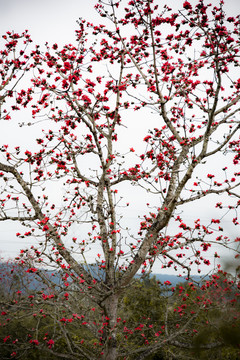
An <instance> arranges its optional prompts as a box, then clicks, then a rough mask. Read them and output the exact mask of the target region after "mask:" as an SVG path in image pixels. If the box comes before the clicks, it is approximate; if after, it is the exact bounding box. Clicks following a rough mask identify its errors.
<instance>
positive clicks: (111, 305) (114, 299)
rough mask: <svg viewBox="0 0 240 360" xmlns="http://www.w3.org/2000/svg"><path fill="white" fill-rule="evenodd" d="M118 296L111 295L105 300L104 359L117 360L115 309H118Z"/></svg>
mask: <svg viewBox="0 0 240 360" xmlns="http://www.w3.org/2000/svg"><path fill="white" fill-rule="evenodd" d="M118 298H119V295H118V294H113V295H111V296H109V297H108V298H107V299H106V300H105V304H104V309H105V316H106V323H108V325H107V326H106V328H105V329H106V332H105V346H104V359H105V360H116V358H117V340H116V332H117V327H116V324H117V309H118Z"/></svg>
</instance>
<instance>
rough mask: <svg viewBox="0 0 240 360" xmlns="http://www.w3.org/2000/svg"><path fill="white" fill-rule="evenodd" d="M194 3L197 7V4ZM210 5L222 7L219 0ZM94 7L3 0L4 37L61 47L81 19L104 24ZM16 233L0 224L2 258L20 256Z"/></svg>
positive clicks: (235, 7) (71, 0)
mask: <svg viewBox="0 0 240 360" xmlns="http://www.w3.org/2000/svg"><path fill="white" fill-rule="evenodd" d="M189 1H191V0H189ZM191 2H192V3H196V0H193V1H191ZM208 2H209V3H210V2H211V3H213V4H216V5H217V4H218V1H217V0H213V1H210V0H209V1H208ZM159 3H167V5H169V6H172V7H174V8H175V9H176V4H177V5H178V4H179V7H181V4H182V3H183V1H179V0H177V1H176V0H167V1H163V0H159ZM94 4H95V1H94V0H68V1H66V0H41V1H40V0H0V35H3V34H4V33H5V32H6V31H12V30H14V31H15V32H19V33H21V32H22V31H24V30H25V29H28V30H29V33H30V35H31V37H32V40H33V41H34V43H37V44H40V45H44V43H45V42H46V41H48V42H49V44H52V43H55V42H56V43H58V44H60V45H63V44H65V43H71V42H73V40H74V30H75V29H77V28H78V26H77V23H76V21H77V19H78V18H79V17H82V18H85V19H86V20H88V21H91V22H96V23H101V22H102V19H101V18H100V17H99V15H98V14H97V12H96V11H95V10H94ZM225 9H226V11H227V13H228V15H229V16H231V15H233V16H235V15H236V14H238V13H240V0H226V1H225ZM0 145H1V144H0ZM15 233H16V226H14V225H13V224H9V223H5V224H3V223H1V224H0V257H1V256H4V257H5V258H7V257H9V256H11V257H13V256H15V255H17V254H18V251H19V249H20V248H21V247H22V245H23V243H21V244H20V243H19V240H18V239H17V238H16V237H15ZM228 235H229V234H228ZM27 242H28V241H27V240H26V242H25V243H27Z"/></svg>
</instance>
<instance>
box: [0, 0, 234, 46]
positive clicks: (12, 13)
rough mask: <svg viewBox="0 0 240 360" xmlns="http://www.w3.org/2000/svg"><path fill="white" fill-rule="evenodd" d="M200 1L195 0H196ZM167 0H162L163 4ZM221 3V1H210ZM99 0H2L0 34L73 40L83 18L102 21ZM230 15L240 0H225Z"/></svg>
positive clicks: (39, 39)
mask: <svg viewBox="0 0 240 360" xmlns="http://www.w3.org/2000/svg"><path fill="white" fill-rule="evenodd" d="M196 1H197V0H192V3H196ZM161 2H162V3H164V0H159V3H161ZM182 2H183V1H181V0H177V1H176V0H167V1H166V3H167V5H169V6H172V7H175V6H176V4H177V6H179V7H180V4H182ZM210 2H211V3H213V4H216V5H217V4H218V0H213V1H210V0H209V1H208V3H210ZM95 3H96V1H95V0H67V1H66V0H0V34H3V33H4V32H6V31H8V30H14V31H17V32H22V31H23V30H25V29H28V30H29V32H30V34H31V36H32V39H33V40H34V41H35V42H37V43H45V42H46V41H48V42H49V43H53V42H58V43H59V42H61V43H71V42H72V40H73V37H74V30H75V29H76V28H77V24H76V20H77V19H78V18H79V17H82V18H85V19H87V20H89V21H93V22H94V21H96V22H99V21H100V22H101V19H100V18H99V16H98V14H97V13H96V11H95V10H94V4H95ZM225 9H226V11H227V12H228V14H229V15H236V14H239V13H240V1H239V0H225Z"/></svg>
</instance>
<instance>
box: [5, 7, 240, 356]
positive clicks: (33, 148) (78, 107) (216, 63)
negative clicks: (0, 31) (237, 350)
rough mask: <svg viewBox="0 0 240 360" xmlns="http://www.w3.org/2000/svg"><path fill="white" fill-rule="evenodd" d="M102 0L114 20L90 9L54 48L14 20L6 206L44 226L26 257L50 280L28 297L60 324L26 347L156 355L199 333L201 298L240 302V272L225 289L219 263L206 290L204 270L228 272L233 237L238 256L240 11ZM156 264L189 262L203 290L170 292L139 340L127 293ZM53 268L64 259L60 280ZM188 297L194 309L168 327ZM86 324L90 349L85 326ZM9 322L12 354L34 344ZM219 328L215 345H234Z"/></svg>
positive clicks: (14, 216) (33, 231)
mask: <svg viewBox="0 0 240 360" xmlns="http://www.w3.org/2000/svg"><path fill="white" fill-rule="evenodd" d="M95 8H96V11H98V13H99V15H100V17H102V23H103V24H93V23H90V22H87V21H85V20H84V19H79V21H78V28H77V30H76V33H75V40H73V41H72V43H69V44H66V45H65V46H64V47H62V48H61V47H59V46H58V45H57V44H56V43H55V44H48V43H47V44H46V47H45V49H42V48H41V47H40V46H39V45H34V44H33V42H32V40H31V37H30V35H29V34H28V32H27V31H25V32H23V33H22V34H17V33H15V32H8V33H7V34H5V35H3V40H4V41H5V44H4V46H3V47H2V49H1V50H0V75H1V80H0V81H1V83H0V110H1V111H0V119H1V121H2V122H3V123H4V127H5V126H9V132H8V133H7V137H6V136H5V135H4V141H3V142H2V146H1V158H0V182H1V198H0V202H1V208H0V220H1V221H2V222H3V221H13V222H18V223H19V224H20V225H21V226H20V225H19V226H20V227H19V232H17V234H16V236H17V238H19V239H20V240H21V239H24V238H28V237H29V238H31V239H34V241H33V245H32V247H31V248H30V249H22V250H21V252H20V254H19V257H18V258H17V259H16V261H18V262H19V263H20V264H22V265H23V266H24V267H27V270H25V272H26V274H36V276H39V277H40V278H41V279H42V281H43V283H44V284H46V286H47V287H48V289H49V291H48V292H46V291H45V290H42V291H40V294H38V293H34V294H33V295H31V294H29V295H28V297H26V296H25V295H24V296H22V295H21V292H19V293H18V295H17V296H18V298H19V299H20V298H21V296H22V300H21V301H20V300H16V299H15V300H14V306H18V305H17V304H19V311H20V314H19V316H20V317H21V316H24V313H25V311H26V309H27V305H24V304H25V302H26V301H27V302H28V303H30V304H31V305H30V306H31V307H32V309H36V308H37V309H38V311H37V312H36V311H35V312H34V313H32V314H31V316H33V317H36V314H38V315H37V316H40V317H42V316H44V317H45V316H46V317H47V318H48V317H49V318H52V321H53V323H54V325H53V327H52V329H51V330H48V331H47V335H46V334H43V333H41V332H38V330H37V329H38V327H37V325H36V329H35V333H34V336H35V338H33V337H30V340H26V344H27V345H26V346H27V347H29V346H35V347H38V348H39V349H40V348H41V347H42V348H44V349H45V351H48V352H49V353H50V354H52V355H53V356H55V358H56V357H57V358H68V359H99V358H103V359H107V360H113V359H121V358H122V359H123V358H124V359H131V358H132V357H134V359H139V360H140V359H148V357H149V356H150V355H151V356H152V354H154V352H155V353H156V352H158V351H160V349H162V348H165V347H166V346H172V347H176V348H189V349H191V348H193V346H195V345H194V344H193V338H194V336H195V335H194V334H195V332H194V331H192V330H191V331H192V332H191V338H190V339H189V338H188V335H186V334H188V333H189V331H190V330H189V329H190V328H191V326H192V324H193V323H194V322H195V321H196V319H198V311H197V308H199V309H201V310H203V309H205V310H206V311H208V310H209V308H210V307H211V305H212V306H213V307H214V306H219V307H220V309H223V308H224V307H225V302H227V303H228V304H229V306H230V304H232V306H233V307H234V304H235V303H237V297H238V296H239V293H238V292H235V290H236V289H237V288H236V286H238V281H239V279H234V280H232V283H231V281H230V280H229V278H227V275H226V274H225V280H226V288H225V290H224V291H225V293H226V294H228V295H227V296H224V299H223V300H221V301H220V299H219V302H218V301H217V300H216V299H213V295H212V292H211V291H210V289H217V288H219V284H218V282H217V281H216V278H215V277H213V278H211V280H210V281H209V280H208V282H207V284H206V285H203V284H200V285H199V286H200V288H201V291H202V292H203V293H201V294H200V295H198V293H197V287H196V286H195V285H194V283H192V282H191V280H190V277H191V272H193V271H198V272H199V273H200V272H201V269H202V268H204V269H205V272H206V268H207V270H208V271H209V273H213V274H214V276H220V275H221V276H222V274H224V271H223V270H222V269H221V265H220V263H219V261H220V251H221V250H219V249H220V248H221V247H222V248H224V249H231V250H232V251H233V255H232V257H236V259H238V256H239V251H238V247H237V245H238V243H239V237H237V236H235V237H231V236H229V233H228V232H229V229H228V227H226V224H225V223H224V218H225V216H228V219H229V218H230V219H231V222H232V224H233V225H234V226H235V227H238V226H239V223H238V216H237V210H238V207H239V204H240V200H239V194H238V189H239V184H240V182H239V175H240V172H239V168H238V164H239V159H240V147H239V144H240V140H239V128H240V124H239V110H240V106H239V99H240V78H238V77H237V71H238V67H239V24H240V20H239V16H232V17H227V16H226V14H225V12H224V3H223V1H222V0H221V1H220V2H219V4H218V5H216V6H215V5H210V4H205V2H204V1H203V0H200V1H199V2H198V3H197V4H195V5H192V4H191V2H188V1H185V2H184V3H183V4H182V5H181V6H180V5H179V8H178V10H177V11H174V10H172V9H171V8H169V7H168V6H167V5H164V6H162V5H161V6H160V5H159V4H158V2H157V1H153V0H139V1H128V2H126V1H125V0H123V1H114V0H106V1H105V2H104V1H101V0H99V1H97V3H96V6H95ZM19 114H21V116H22V117H24V120H23V121H21V122H20V123H19V122H18V120H17V119H18V116H20V115H19ZM6 124H7V125H6ZM12 129H14V131H15V132H16V131H17V134H19V135H18V139H15V138H14V141H13V140H12V137H13V132H12V131H13V130H12ZM24 135H25V136H28V140H27V141H26V137H25V138H22V136H24ZM202 206H205V208H206V212H205V219H202V218H201V216H199V215H198V209H199V211H200V209H201V207H202ZM211 206H212V208H211ZM185 209H186V210H185ZM189 209H190V210H189ZM189 211H190V212H191V213H192V214H193V216H194V219H189V217H188V214H189ZM195 216H196V217H195ZM206 217H207V220H206ZM23 227H24V228H25V230H22V229H23ZM154 264H159V265H158V266H159V267H158V269H159V272H160V271H161V272H164V270H165V269H173V270H175V271H177V273H180V274H185V276H187V277H188V278H189V281H190V283H191V284H192V285H189V286H190V287H191V289H192V291H193V292H194V294H195V295H194V296H193V298H192V300H191V301H190V303H191V305H190V304H188V301H186V299H187V298H188V296H187V297H186V296H181V294H182V291H183V290H181V289H179V288H176V289H174V288H172V289H171V290H170V291H169V292H176V291H177V292H178V293H179V295H180V297H181V299H182V303H181V304H179V306H178V309H176V308H174V306H173V305H172V304H171V302H169V303H167V305H166V303H164V306H165V313H166V316H165V319H162V318H161V321H160V323H159V329H155V330H154V334H155V336H152V334H151V336H150V337H149V338H148V336H147V335H146V336H145V334H144V333H143V335H142V337H141V340H139V342H138V343H137V346H135V345H136V341H135V343H134V341H133V343H132V346H128V345H129V343H127V345H126V346H125V345H123V344H124V341H125V340H124V339H126V341H127V339H128V334H130V335H131V332H132V331H133V332H134V333H135V331H138V330H136V328H139V326H140V325H139V326H138V325H136V327H135V331H134V330H133V329H131V328H130V327H128V325H127V324H126V325H124V324H125V322H127V321H128V320H129V321H130V322H131V321H132V320H133V319H134V316H132V315H131V314H130V315H129V314H127V313H126V316H127V319H124V318H123V317H120V316H119V312H120V311H121V306H122V301H123V297H124V294H126V292H127V291H128V289H129V288H131V286H133V285H132V284H133V283H134V281H135V280H134V279H135V277H136V274H138V273H141V274H143V275H144V274H147V273H149V272H151V269H152V267H153V265H154ZM43 267H48V268H50V267H52V268H53V269H55V270H56V269H57V270H58V271H59V273H60V274H61V279H62V281H61V283H59V284H58V285H56V282H55V281H54V279H53V278H51V276H45V275H46V274H45V273H44V272H42V271H40V269H41V268H43ZM217 271H219V272H220V275H216V273H217ZM217 274H218V273H217ZM53 277H54V274H53ZM229 282H230V283H229ZM224 284H225V283H224ZM165 285H166V286H170V287H171V284H170V283H166V284H165ZM232 289H234V291H232ZM19 291H20V290H19ZM179 291H180V292H179ZM204 291H205V292H204ZM214 291H215V290H214ZM236 291H237V290H236ZM136 293H137V292H136ZM223 293H224V292H223ZM39 296H40V300H39ZM149 296H150V297H151V296H152V295H151V294H150V295H149ZM221 299H222V298H221ZM42 303H47V304H48V306H47V307H46V309H44V310H43V309H42V308H41V304H42ZM57 304H59V305H57ZM223 304H224V306H223ZM150 306H151V305H150ZM159 306H160V308H162V306H163V305H161V304H159ZM192 306H193V309H192V308H191V307H192ZM186 309H187V310H186ZM188 309H189V311H188ZM234 309H235V308H234ZM41 310H42V312H41ZM53 310H54V311H53ZM219 311H220V313H221V310H219ZM63 312H65V313H66V315H63ZM175 312H176V313H177V314H178V316H179V319H180V320H181V319H184V320H183V321H179V322H177V323H176V322H174V321H175V320H174V321H173V323H174V326H170V328H169V327H168V325H167V324H168V322H169V321H170V320H171V318H172V317H174V316H175ZM3 313H4V315H3V316H5V315H6V314H5V313H6V311H5V310H4V311H3ZM230 313H231V316H230V318H231V320H234V318H235V314H236V313H235V310H232V312H231V311H230V312H229V314H230ZM39 314H40V315H39ZM42 314H43V315H42ZM44 314H45V315H44ZM28 315H29V313H28ZM61 316H62V317H61ZM128 318H129V319H128ZM230 318H229V319H230ZM147 320H148V319H146V324H147V325H146V324H145V325H144V326H149V327H150V326H151V325H152V324H151V323H150V322H151V321H150V320H149V321H147ZM164 321H165V323H164V324H163V322H164ZM10 323H11V322H10ZM207 323H208V321H207V320H206V327H207ZM4 324H5V323H4ZM5 325H6V324H5ZM5 325H4V326H5ZM46 326H47V324H46ZM82 326H85V327H86V328H85V330H84V331H82V332H81V336H82V335H83V337H84V336H85V337H86V339H87V340H88V341H90V343H91V345H92V348H91V349H90V348H89V347H88V346H86V345H85V339H84V338H82V339H80V337H79V336H80V335H78V334H79V331H80V329H81V328H82ZM231 326H233V325H232V323H231ZM72 327H73V329H74V331H73V330H72ZM154 327H157V324H155V325H154ZM140 328H141V326H140ZM191 329H192V328H191ZM50 333H51V335H49V334H50ZM196 333H197V330H196ZM6 336H7V337H5V338H4V343H6V344H7V345H8V344H10V345H9V346H10V347H11V346H12V347H13V348H14V351H13V352H12V356H16V357H18V356H21V351H23V352H24V351H25V350H24V349H25V348H24V345H21V346H18V343H17V342H16V339H15V338H13V337H11V334H7V335H6ZM31 336H32V335H31ZM196 336H197V335H196ZM130 337H131V336H130ZM63 338H64V344H65V346H66V351H63V350H62V348H61V346H60V345H61V341H63V340H60V339H63ZM136 338H138V335H136ZM207 340H209V341H208V342H207V343H206V342H205V340H204V344H201V346H202V347H205V348H206V349H207V348H208V349H210V348H213V347H219V346H221V340H219V341H218V340H216V339H215V338H214V337H213V338H211V336H209V339H207ZM130 344H131V341H130ZM58 346H59V347H60V348H61V351H60V350H58ZM121 349H124V352H122V351H121ZM19 354H20V355H19ZM171 356H172V355H171Z"/></svg>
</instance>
